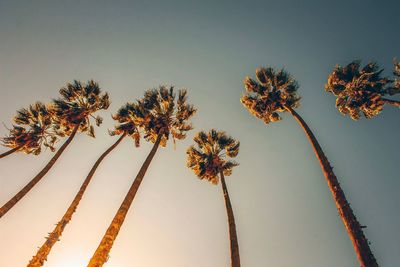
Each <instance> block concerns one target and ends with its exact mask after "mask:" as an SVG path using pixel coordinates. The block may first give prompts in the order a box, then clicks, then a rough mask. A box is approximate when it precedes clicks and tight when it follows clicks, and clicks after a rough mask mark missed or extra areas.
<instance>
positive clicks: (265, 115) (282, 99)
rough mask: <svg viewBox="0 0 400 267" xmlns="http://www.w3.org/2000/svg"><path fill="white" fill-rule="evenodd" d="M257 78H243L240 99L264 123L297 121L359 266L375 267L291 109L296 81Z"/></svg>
mask: <svg viewBox="0 0 400 267" xmlns="http://www.w3.org/2000/svg"><path fill="white" fill-rule="evenodd" d="M256 77H257V80H253V79H252V78H250V77H247V78H246V79H245V81H244V85H245V88H246V93H245V94H244V95H243V97H242V98H241V102H242V103H243V105H244V106H245V107H246V108H247V109H248V110H249V111H250V113H251V114H253V115H254V116H256V117H257V118H260V119H262V120H263V121H264V122H265V123H266V124H268V123H270V122H274V121H278V120H280V119H281V117H280V115H279V114H278V112H289V113H290V114H291V115H292V116H293V117H294V118H295V119H296V121H297V122H298V123H299V124H300V126H301V127H302V128H303V130H304V132H305V134H306V135H307V138H308V139H309V141H310V142H311V145H312V147H313V149H314V152H315V155H316V157H317V158H318V161H319V164H320V166H321V169H322V172H323V174H324V176H325V178H326V180H327V182H328V186H329V189H330V191H331V193H332V196H333V199H334V201H335V204H336V207H337V209H338V210H339V214H340V217H341V219H342V221H343V223H344V225H345V227H346V230H347V233H348V235H349V237H350V239H351V241H352V243H353V246H354V249H355V252H356V254H357V257H358V260H359V262H360V264H361V266H362V267H371V266H378V264H377V262H376V259H375V257H374V255H373V254H372V251H371V249H370V247H369V244H368V240H367V238H366V237H365V236H364V233H363V230H362V227H361V225H360V223H359V222H358V220H357V218H356V216H355V215H354V212H353V210H352V208H351V207H350V204H349V202H348V201H347V199H346V196H345V194H344V192H343V190H342V188H341V186H340V184H339V181H338V179H337V177H336V176H335V174H334V173H333V169H332V167H331V165H330V163H329V161H328V159H327V157H326V156H325V154H324V152H323V150H322V148H321V146H320V145H319V143H318V141H317V139H316V138H315V136H314V134H313V133H312V131H311V129H310V128H309V127H308V125H307V124H306V122H305V121H304V120H303V118H302V117H301V116H300V115H299V114H298V113H297V112H296V111H295V110H294V109H295V108H297V107H299V105H300V97H299V96H298V94H297V89H298V84H297V82H296V81H295V80H294V79H293V78H292V77H291V76H290V75H289V74H288V73H287V72H286V71H285V70H283V69H281V70H278V71H276V70H274V69H272V68H259V69H257V71H256Z"/></svg>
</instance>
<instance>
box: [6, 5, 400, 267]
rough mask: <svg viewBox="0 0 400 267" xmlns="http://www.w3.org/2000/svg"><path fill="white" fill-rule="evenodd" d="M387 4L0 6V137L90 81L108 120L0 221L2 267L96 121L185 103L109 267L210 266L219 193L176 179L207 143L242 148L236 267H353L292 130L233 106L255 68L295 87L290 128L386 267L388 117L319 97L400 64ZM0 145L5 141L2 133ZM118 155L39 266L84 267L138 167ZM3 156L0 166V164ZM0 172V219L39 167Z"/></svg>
mask: <svg viewBox="0 0 400 267" xmlns="http://www.w3.org/2000/svg"><path fill="white" fill-rule="evenodd" d="M399 10H400V4H399V3H398V1H372V0H364V1H351V0H343V1H342V0H340V1H265V0H264V1H236V2H235V1H218V2H216V1H183V0H182V1H176V0H175V1H158V2H155V1H148V0H146V1H144V0H143V1H56V0H51V1H50V0H49V1H22V0H21V1H11V0H10V1H7V0H0V40H1V41H0V114H1V117H0V121H1V122H4V123H5V124H6V125H8V126H9V125H10V123H11V121H10V119H11V118H12V116H13V115H14V114H15V111H16V110H17V109H18V108H22V107H26V106H28V105H29V104H31V103H34V102H35V101H37V100H40V101H44V102H48V101H50V99H52V98H55V97H57V96H58V90H59V88H60V87H62V86H63V85H64V84H65V83H66V82H68V81H71V80H73V79H79V80H82V81H86V80H88V79H95V80H97V81H98V82H99V84H100V86H101V87H102V88H103V89H104V90H105V91H107V92H109V93H110V96H111V100H112V105H111V106H110V108H109V110H107V111H105V112H102V113H101V114H100V115H103V116H104V118H105V120H104V124H103V125H102V126H101V128H98V129H96V133H97V138H96V139H93V138H90V137H88V136H86V135H79V136H77V137H76V139H75V140H74V141H73V143H72V144H71V145H70V147H68V149H67V150H66V151H65V153H64V154H63V155H62V156H61V158H60V159H59V161H58V162H57V163H56V165H55V166H54V167H53V169H52V170H51V171H50V172H49V174H48V175H47V176H46V177H45V178H44V179H43V180H42V181H41V182H40V184H38V185H37V186H36V187H35V188H34V189H33V190H32V191H31V192H30V193H29V194H28V195H27V196H26V197H25V198H24V199H23V200H21V201H20V202H19V203H18V204H17V205H16V206H15V208H13V209H12V210H11V211H10V212H9V213H8V214H7V215H6V216H4V217H3V218H2V219H1V220H0V240H1V242H0V266H1V267H14V266H15V267H19V266H24V265H25V264H27V262H28V261H29V259H30V258H31V257H32V256H33V255H34V254H35V252H36V249H37V247H38V246H40V245H42V243H43V241H44V237H45V236H46V235H47V233H48V232H50V231H51V230H52V229H53V227H54V224H55V223H56V222H57V221H58V220H59V218H60V217H61V216H62V214H63V213H64V212H65V210H66V208H67V207H68V205H69V203H70V201H71V200H72V198H73V197H74V195H75V193H76V192H77V190H78V189H79V186H80V184H81V182H82V181H83V179H84V178H85V177H86V175H87V173H88V171H89V170H90V168H91V166H92V165H93V163H94V162H95V160H96V159H97V157H98V156H99V155H100V154H101V153H102V152H103V151H104V150H105V149H106V148H107V147H108V146H110V145H111V144H112V143H113V142H115V140H116V138H115V137H110V136H108V134H107V128H111V127H112V125H113V121H112V119H111V117H110V114H111V113H114V112H115V111H116V110H117V109H118V108H119V107H120V106H121V105H123V104H124V103H126V102H127V101H133V100H134V99H136V98H139V97H141V96H142V94H143V91H144V90H145V89H148V88H151V87H156V86H157V85H159V84H174V85H176V86H177V87H178V88H182V87H185V88H187V89H188V93H189V101H190V102H191V103H193V104H194V105H195V106H196V107H197V108H198V113H197V115H196V117H195V118H194V120H193V123H194V126H195V129H194V130H193V131H191V132H190V134H189V136H188V138H187V139H186V140H184V141H182V142H179V143H178V144H177V147H176V150H174V149H173V145H172V144H170V145H169V147H168V148H165V149H160V150H159V152H157V155H156V156H155V158H154V160H153V162H152V164H151V166H150V168H149V170H148V173H147V175H146V177H145V180H144V182H143V184H142V186H141V188H140V190H139V192H138V194H137V196H136V199H135V200H134V203H133V205H132V207H131V210H130V212H129V214H128V216H127V218H126V220H125V223H124V225H123V227H122V230H121V232H120V234H119V236H118V238H117V241H116V242H115V245H114V247H113V249H112V251H111V257H110V260H109V262H108V263H107V265H106V266H110V267H127V266H137V267H159V266H171V267H172V266H173V267H221V266H228V265H229V260H230V258H229V239H228V229H227V222H226V213H225V206H224V203H223V197H222V193H221V188H220V187H219V186H218V187H217V186H213V185H211V184H209V183H206V182H205V181H200V180H198V179H197V178H196V177H195V175H194V174H193V173H192V171H191V170H189V169H187V168H186V164H185V160H186V155H185V151H186V148H187V147H188V146H189V145H190V144H191V143H192V137H193V135H194V134H195V133H196V132H197V131H199V130H203V129H204V130H208V129H210V128H212V127H215V128H217V129H219V130H225V131H227V132H228V133H229V134H231V135H232V136H233V137H235V138H237V139H239V140H240V141H241V149H240V152H239V156H238V158H237V159H238V161H239V162H240V166H238V167H237V168H236V169H235V170H234V172H233V174H232V176H230V177H228V178H227V184H228V188H229V190H230V194H231V199H232V204H233V208H234V212H235V216H236V223H237V230H238V237H239V246H240V252H241V259H242V265H243V266H244V267H264V266H272V267H276V266H279V267H293V266H296V267H297V266H299V267H317V266H318V267H320V266H323V267H356V266H358V263H357V260H356V256H355V253H354V252H353V248H352V245H351V242H350V240H349V238H348V236H347V234H346V232H345V230H344V227H343V224H342V222H341V221H340V219H339V216H338V213H337V210H336V208H335V205H334V202H333V200H332V197H331V194H330V192H329V190H328V187H327V184H326V182H325V179H324V177H323V175H322V172H321V170H320V167H319V165H318V163H317V160H316V158H315V156H314V154H313V151H312V149H311V146H310V144H309V143H308V141H307V139H306V137H305V135H304V133H303V131H302V130H301V128H300V127H299V126H298V125H297V123H296V121H295V120H294V119H293V118H291V117H290V116H289V114H285V115H284V119H283V121H281V122H278V123H274V124H271V125H264V124H263V123H262V122H261V121H260V120H257V119H256V118H254V117H252V116H251V115H250V114H249V113H248V112H247V111H246V110H245V109H244V107H243V106H242V105H241V104H240V102H239V98H240V97H241V95H242V92H243V82H242V81H243V79H244V77H245V76H246V75H254V72H255V69H256V68H257V67H259V66H261V65H265V66H266V65H272V66H274V67H285V68H286V69H287V70H288V71H289V72H290V73H291V74H292V75H293V76H294V77H295V78H296V79H297V80H298V81H299V83H300V90H299V93H300V94H301V95H302V97H303V99H302V106H301V107H300V108H299V109H298V112H299V113H300V114H301V115H302V116H303V117H304V119H305V120H306V121H307V122H308V123H309V125H310V127H311V128H312V129H313V130H314V133H315V134H316V136H317V138H318V140H319V141H320V143H321V145H322V147H323V149H324V150H325V152H326V154H327V156H328V158H329V159H330V161H331V163H332V164H333V166H334V167H335V169H334V170H335V172H336V174H337V176H338V178H339V180H340V182H341V184H342V186H343V189H344V191H345V192H346V194H347V197H348V200H349V201H350V202H351V204H352V207H353V208H354V210H355V213H356V215H357V217H358V219H359V220H360V222H361V223H362V224H363V225H367V226H368V227H367V228H366V229H365V233H366V235H367V237H368V238H369V239H370V241H371V243H372V244H371V247H372V249H373V251H374V253H375V256H376V258H377V259H378V261H379V263H380V264H381V266H387V267H394V266H399V264H400V260H399V253H400V231H399V228H398V227H399V225H400V212H399V210H400V196H399V195H400V194H399V188H400V179H399V164H398V162H399V160H398V159H399V150H400V144H399V141H398V137H399V131H400V110H398V109H396V108H392V107H386V108H385V109H384V111H383V112H382V113H381V114H380V115H379V116H378V117H376V118H375V119H373V120H365V119H364V120H361V121H359V122H354V121H352V120H351V119H349V118H347V117H343V116H342V115H341V114H340V113H339V112H338V111H337V110H336V109H335V106H334V103H335V99H334V97H333V96H332V95H328V94H327V93H326V92H325V91H324V89H323V88H324V84H325V82H326V78H327V76H328V74H329V72H330V71H331V70H332V68H333V67H334V65H335V64H337V63H339V64H342V65H344V64H347V63H349V62H350V61H351V60H353V59H362V60H363V62H364V63H365V62H367V61H368V60H376V61H378V62H379V63H380V64H381V65H382V66H383V67H384V68H385V71H386V74H389V73H390V72H391V70H392V59H393V58H394V57H396V56H397V57H400V46H399V43H400V35H399V29H400V19H399ZM0 134H1V135H5V134H6V129H5V127H3V126H1V127H0ZM150 148H151V147H150V145H149V144H146V143H145V142H143V145H142V147H141V148H139V149H136V148H135V147H134V145H133V141H132V140H128V139H127V140H125V141H123V143H122V144H121V145H120V146H119V147H118V148H117V149H115V150H114V152H113V153H112V154H111V155H110V156H109V157H108V158H106V160H105V161H104V162H103V163H102V165H101V166H100V167H99V169H98V170H97V173H96V175H95V177H94V179H93V180H92V183H91V185H90V186H89V188H88V190H87V193H86V194H85V196H84V199H83V200H82V202H81V204H80V206H79V208H78V210H77V212H76V213H75V215H74V217H73V219H72V222H71V224H69V225H68V226H67V227H66V229H65V231H64V235H63V236H62V238H61V242H58V243H57V244H56V245H55V246H54V248H53V250H52V253H51V254H50V256H49V258H48V262H47V264H46V266H48V267H71V266H86V265H85V264H86V263H87V262H88V260H89V258H90V257H91V255H92V253H93V252H94V250H95V249H96V247H97V245H98V243H99V241H100V239H101V237H102V236H103V234H104V232H105V230H106V228H107V226H108V224H109V223H110V221H111V219H112V217H113V216H114V213H115V211H116V209H117V208H118V207H119V205H120V203H121V201H122V199H123V197H124V196H125V193H126V192H127V190H128V187H129V186H130V184H131V182H132V180H133V178H134V177H135V175H136V173H137V171H138V169H139V168H140V165H141V164H142V162H143V161H144V158H145V157H146V155H147V153H148V152H149V151H150ZM1 151H5V150H4V149H2V150H1ZM51 156H52V154H51V152H50V151H46V152H44V153H42V154H41V155H40V156H37V157H35V156H31V155H28V156H26V155H24V154H16V155H12V156H9V157H7V158H5V159H2V160H1V161H0V202H1V204H3V203H5V202H6V201H7V200H8V199H9V198H10V197H12V196H13V195H14V194H15V193H16V192H17V191H19V190H20V189H21V188H22V186H24V185H25V184H26V183H27V182H28V181H29V180H30V179H31V178H33V176H34V175H35V174H36V173H37V172H38V171H39V170H40V169H41V168H42V167H43V166H44V165H45V163H46V162H47V161H48V160H49V158H50V157H51Z"/></svg>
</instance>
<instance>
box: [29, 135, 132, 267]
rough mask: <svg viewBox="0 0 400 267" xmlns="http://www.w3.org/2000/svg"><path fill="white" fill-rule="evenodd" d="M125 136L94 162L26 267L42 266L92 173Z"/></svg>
mask: <svg viewBox="0 0 400 267" xmlns="http://www.w3.org/2000/svg"><path fill="white" fill-rule="evenodd" d="M125 136H126V134H123V135H122V136H121V137H120V138H118V140H117V141H116V142H115V143H114V144H113V145H112V146H110V147H109V148H108V149H107V150H106V151H105V152H104V153H103V154H102V155H101V156H100V157H99V159H98V160H97V161H96V163H95V164H94V165H93V167H92V169H91V170H90V172H89V174H88V176H87V177H86V179H85V181H84V182H83V183H82V186H81V188H80V189H79V191H78V193H77V194H76V196H75V198H74V200H73V201H72V203H71V205H70V206H69V207H68V209H67V211H66V212H65V214H64V216H63V217H62V218H61V220H60V221H59V222H58V223H57V225H56V227H55V228H54V230H53V232H51V233H50V234H49V236H48V237H47V238H46V239H47V240H46V242H45V243H44V244H43V245H42V246H41V247H40V249H39V250H38V252H37V253H36V255H35V256H34V257H33V258H32V260H31V261H30V262H29V264H28V267H38V266H42V265H43V264H44V262H45V261H46V260H47V256H48V255H49V253H50V251H51V249H52V247H53V246H54V244H55V243H56V242H57V241H59V239H60V237H61V235H62V233H63V231H64V228H65V226H66V225H67V224H68V223H69V222H70V221H71V219H72V215H73V214H74V212H75V210H76V208H77V207H78V205H79V202H80V201H81V199H82V197H83V194H84V193H85V190H86V188H87V187H88V185H89V183H90V181H91V180H92V177H93V175H94V173H95V172H96V169H97V167H98V166H99V165H100V163H101V162H102V161H103V159H104V158H105V157H106V156H107V155H108V154H110V153H111V151H113V150H114V148H116V147H117V146H118V145H119V143H120V142H121V141H122V139H124V137H125Z"/></svg>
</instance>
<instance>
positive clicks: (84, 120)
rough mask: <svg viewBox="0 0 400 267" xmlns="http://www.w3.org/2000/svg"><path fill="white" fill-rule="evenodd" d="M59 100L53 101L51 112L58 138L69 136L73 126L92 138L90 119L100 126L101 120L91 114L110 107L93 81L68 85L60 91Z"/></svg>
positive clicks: (103, 94) (75, 82) (106, 98)
mask: <svg viewBox="0 0 400 267" xmlns="http://www.w3.org/2000/svg"><path fill="white" fill-rule="evenodd" d="M60 94H61V98H59V99H55V100H53V104H52V110H53V113H54V115H55V122H56V124H55V125H56V127H57V133H58V134H59V135H60V136H65V135H69V134H71V132H72V129H73V128H74V127H75V125H77V124H79V125H80V126H79V131H80V132H86V133H87V134H88V135H90V136H92V137H94V128H93V126H92V125H91V123H90V118H93V119H94V120H95V123H96V125H97V126H100V124H101V123H102V121H103V119H102V118H101V117H100V116H97V117H94V116H93V114H94V113H95V112H97V111H99V110H101V109H104V110H105V109H107V108H108V107H109V106H110V100H109V96H108V94H107V93H102V91H101V89H100V87H99V85H98V83H96V82H95V81H93V80H90V81H88V82H87V83H86V84H82V83H81V82H80V81H76V80H75V81H73V82H72V83H68V84H67V85H66V86H65V87H63V88H61V89H60Z"/></svg>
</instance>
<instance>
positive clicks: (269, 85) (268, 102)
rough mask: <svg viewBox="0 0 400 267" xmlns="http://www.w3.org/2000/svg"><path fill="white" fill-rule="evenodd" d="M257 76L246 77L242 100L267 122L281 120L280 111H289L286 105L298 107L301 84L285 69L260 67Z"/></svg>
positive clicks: (250, 109) (255, 114) (258, 116)
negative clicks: (254, 77)
mask: <svg viewBox="0 0 400 267" xmlns="http://www.w3.org/2000/svg"><path fill="white" fill-rule="evenodd" d="M256 78H257V80H253V79H252V78H250V77H246V78H245V80H244V85H245V88H246V93H245V95H243V96H242V98H241V99H240V101H241V102H242V104H243V105H244V106H245V107H246V108H247V109H248V110H249V111H250V112H251V113H252V114H253V115H254V116H256V117H257V118H259V119H262V120H263V121H264V122H265V123H266V124H268V123H270V122H275V121H279V120H281V117H280V115H279V114H278V112H285V111H287V110H286V108H285V107H290V108H297V107H298V106H299V105H300V97H299V95H298V94H297V89H298V87H299V86H298V84H297V82H296V81H295V80H294V79H293V78H292V77H291V76H290V75H289V74H288V73H287V72H286V71H285V70H284V69H280V70H277V71H276V70H274V69H273V68H270V67H268V68H258V69H257V70H256Z"/></svg>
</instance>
